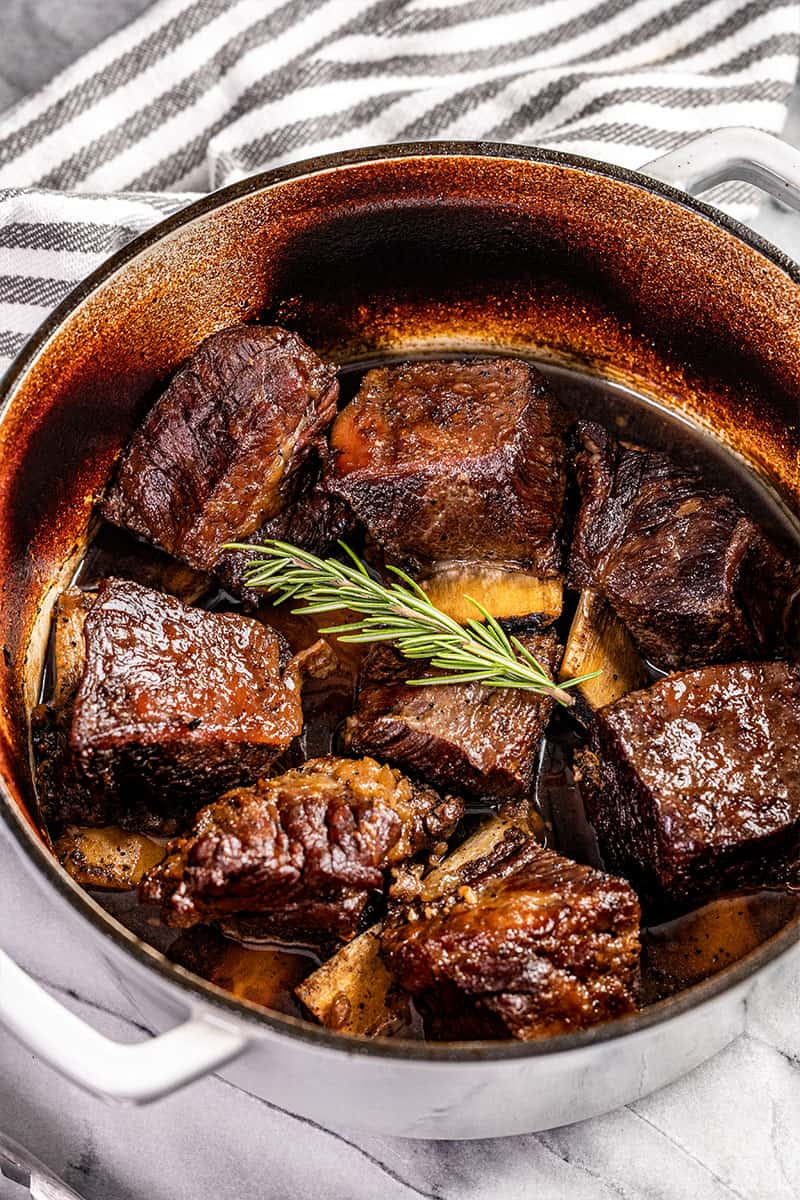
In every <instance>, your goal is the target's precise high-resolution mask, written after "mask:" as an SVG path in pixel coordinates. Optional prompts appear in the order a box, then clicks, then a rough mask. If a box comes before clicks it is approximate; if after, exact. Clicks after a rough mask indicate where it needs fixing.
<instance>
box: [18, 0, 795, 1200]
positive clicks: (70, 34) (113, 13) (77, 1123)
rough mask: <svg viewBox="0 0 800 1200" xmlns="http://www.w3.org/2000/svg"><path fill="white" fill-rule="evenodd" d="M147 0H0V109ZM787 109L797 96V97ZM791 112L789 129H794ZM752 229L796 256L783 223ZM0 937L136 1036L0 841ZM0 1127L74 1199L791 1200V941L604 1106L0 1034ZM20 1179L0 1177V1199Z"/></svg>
mask: <svg viewBox="0 0 800 1200" xmlns="http://www.w3.org/2000/svg"><path fill="white" fill-rule="evenodd" d="M148 3H149V0H114V2H111V0H109V2H105V0H60V2H59V4H58V5H55V4H53V2H52V0H0V10H1V11H2V25H3V38H2V39H0V107H2V106H4V105H5V104H8V103H10V102H12V101H13V100H14V99H16V98H17V97H18V96H19V95H21V94H23V93H24V92H25V91H27V90H29V89H30V88H31V87H32V86H36V85H38V84H39V83H41V82H44V81H45V80H46V79H47V78H49V76H50V75H51V74H53V73H54V72H55V70H57V69H59V68H60V67H62V66H64V65H65V64H66V63H67V62H69V61H70V60H71V59H72V58H74V57H76V56H77V55H78V54H79V53H80V52H82V51H83V50H84V49H85V48H87V47H88V46H89V45H91V44H92V43H93V42H95V41H97V40H98V39H99V38H100V37H102V36H105V35H106V34H107V33H109V32H111V31H112V30H113V29H114V28H116V27H118V26H120V25H122V24H124V23H125V22H126V21H127V20H129V19H131V17H132V16H134V15H136V13H138V12H140V11H142V10H143V9H144V8H145V7H146V6H147V4H148ZM797 108H798V110H800V102H799V103H798V105H797ZM798 130H800V113H799V114H798V116H796V117H794V118H793V119H792V121H791V122H790V128H789V133H790V136H791V135H794V137H793V140H798V138H797V135H796V131H798ZM759 227H760V228H761V229H762V230H763V232H765V233H766V234H767V236H769V237H771V238H772V239H773V240H774V241H776V242H777V243H778V244H781V245H783V246H784V247H785V248H786V249H788V250H789V251H790V252H792V253H794V254H795V255H800V218H798V217H796V216H787V215H785V214H781V213H778V211H777V209H776V208H775V207H774V206H771V207H768V208H766V209H765V211H764V212H763V213H762V215H761V217H760V219H759ZM0 945H2V946H3V947H4V948H5V949H6V950H8V951H9V952H10V953H11V954H12V955H13V956H14V957H15V958H16V959H17V961H18V962H20V963H21V964H22V965H23V966H24V967H25V968H26V969H27V970H29V971H30V972H32V973H33V974H34V975H35V976H36V977H37V978H38V979H39V980H41V981H42V982H44V983H46V985H47V986H48V987H49V988H51V989H52V990H53V991H54V992H55V993H56V994H57V995H58V996H59V997H60V998H61V999H62V1000H63V1002H64V1003H65V1004H67V1005H69V1006H70V1007H72V1008H74V1010H75V1011H76V1012H78V1013H79V1014H80V1015H81V1016H83V1017H85V1018H86V1019H87V1020H89V1021H91V1022H92V1023H93V1024H94V1025H95V1026H96V1027H97V1028H98V1029H101V1030H102V1031H103V1032H105V1033H108V1034H109V1035H111V1036H114V1037H116V1038H118V1039H120V1040H125V1039H130V1040H135V1039H137V1038H139V1037H141V1036H143V1034H144V1033H146V1032H148V1031H147V1030H146V1029H145V1028H144V1027H143V1026H142V1024H141V1021H140V1018H139V1015H138V1014H137V1012H136V1011H135V1009H134V1008H133V1006H132V1005H131V1003H130V1001H129V1000H128V999H127V998H126V997H125V996H124V995H122V994H121V993H120V991H119V989H118V988H117V986H116V984H115V982H114V981H113V979H112V978H111V976H110V973H109V971H108V969H107V967H106V964H105V962H104V960H103V958H102V955H101V954H100V952H99V951H98V950H97V949H96V948H95V947H91V946H90V945H89V940H88V939H82V938H76V937H75V936H74V934H73V933H72V932H70V935H69V936H67V933H66V926H65V923H64V919H63V916H62V914H61V913H60V912H59V911H57V909H56V908H55V907H54V906H53V904H52V903H51V901H50V900H49V899H48V898H47V897H46V896H45V895H44V894H43V893H41V892H40V891H39V889H38V887H37V886H36V884H35V883H32V881H31V879H30V878H29V876H28V873H27V871H26V870H25V869H24V868H23V866H22V865H21V864H20V863H18V862H17V861H16V860H15V859H14V858H13V856H12V855H11V854H10V853H9V851H8V849H7V848H6V846H5V845H4V844H2V843H0ZM0 1130H2V1131H4V1132H6V1133H8V1134H10V1135H11V1136H12V1137H15V1138H16V1139H17V1140H18V1141H20V1142H22V1143H23V1144H24V1145H26V1146H27V1147H28V1148H29V1149H30V1150H31V1151H33V1152H34V1153H35V1154H36V1155H38V1157H39V1158H41V1159H42V1160H43V1161H44V1162H45V1163H46V1164H47V1165H48V1166H49V1167H50V1168H51V1169H52V1170H53V1171H55V1172H56V1173H57V1174H59V1175H60V1176H61V1177H62V1178H64V1179H65V1180H66V1181H67V1182H68V1183H70V1184H71V1185H72V1186H73V1187H74V1188H75V1189H76V1190H77V1191H78V1192H80V1193H81V1194H82V1195H83V1196H84V1197H86V1200H183V1198H186V1200H189V1198H191V1200H221V1198H223V1197H235V1198H236V1200H271V1198H273V1197H274V1198H275V1200H289V1198H293V1200H294V1198H296V1200H376V1198H377V1197H381V1200H395V1198H397V1200H403V1198H406V1197H413V1196H424V1197H442V1198H445V1200H522V1198H523V1197H524V1198H528V1197H534V1196H535V1197H536V1198H537V1200H561V1198H562V1197H567V1196H569V1197H577V1198H579V1200H611V1198H612V1197H616V1198H620V1197H622V1198H624V1200H685V1198H686V1197H692V1198H693V1200H731V1197H738V1198H740V1200H792V1198H797V1197H800V948H798V951H797V952H796V953H795V954H794V955H792V956H790V957H789V958H788V959H786V960H784V962H783V963H782V964H781V965H780V966H779V968H778V969H777V971H775V972H774V974H773V975H772V976H771V977H770V978H768V979H764V980H762V981H761V982H760V983H759V984H758V985H757V986H756V988H755V991H754V992H753V994H752V996H751V999H750V1001H749V1003H748V1012H747V1032H746V1034H745V1035H744V1036H742V1037H740V1038H739V1039H738V1040H737V1041H736V1042H734V1043H733V1044H732V1045H731V1046H729V1047H728V1048H727V1049H726V1050H725V1051H723V1052H722V1053H721V1054H719V1055H718V1056H717V1057H716V1058H714V1059H713V1060H712V1061H711V1062H709V1063H708V1064H706V1065H705V1066H704V1067H701V1068H700V1069H698V1070H696V1071H694V1072H693V1073H692V1074H691V1075H689V1076H687V1077H686V1078H684V1079H683V1080H681V1081H680V1082H678V1083H676V1084H674V1085H672V1086H671V1087H669V1088H666V1089H665V1090H663V1091H661V1092H659V1093H656V1094H655V1095H653V1096H650V1097H648V1098H647V1099H645V1100H643V1101H641V1102H639V1103H637V1104H635V1105H631V1106H629V1107H627V1108H624V1109H621V1110H619V1111H617V1112H615V1113H611V1114H609V1115H608V1116H605V1117H600V1118H597V1119H595V1120H592V1121H586V1122H583V1123H582V1124H579V1125H574V1126H571V1127H568V1128H563V1129H558V1130H553V1131H551V1132H548V1133H541V1134H532V1135H530V1136H527V1137H514V1138H505V1139H498V1140H494V1141H482V1142H450V1143H442V1142H439V1143H436V1142H421V1141H402V1140H399V1139H392V1138H388V1137H387V1138H377V1137H363V1136H359V1135H358V1134H357V1133H352V1134H349V1135H346V1136H344V1135H342V1134H341V1133H333V1132H329V1131H327V1130H325V1129H323V1128H322V1127H320V1126H318V1125H314V1124H312V1123H310V1122H306V1121H303V1120H301V1119H299V1118H297V1117H294V1116H291V1115H289V1114H288V1113H285V1112H283V1111H281V1110H280V1109H278V1108H275V1107H273V1106H270V1105H268V1104H266V1103H264V1102H263V1101H260V1100H258V1099H255V1098H254V1097H252V1096H250V1095H248V1094H247V1093H245V1092H243V1091H241V1090H239V1089H237V1088H235V1087H233V1086H231V1085H230V1084H227V1083H225V1082H223V1081H222V1080H221V1079H218V1078H211V1079H207V1080H204V1081H202V1082H200V1083H197V1084H194V1085H193V1086H191V1087H189V1088H187V1089H185V1090H184V1091H183V1092H181V1093H179V1094H177V1095H175V1096H173V1097H171V1098H169V1099H167V1100H164V1101H161V1102H160V1103H158V1104H155V1105H151V1106H149V1107H145V1108H139V1109H136V1108H123V1107H111V1106H109V1105H106V1104H104V1103H103V1102H102V1101H99V1100H95V1099H93V1098H92V1097H89V1096H86V1095H83V1094H82V1093H81V1092H80V1091H79V1090H78V1089H77V1088H75V1087H74V1086H72V1085H71V1084H69V1083H67V1082H65V1081H64V1080H62V1079H60V1078H59V1077H57V1076H56V1075H55V1074H54V1073H53V1072H52V1071H51V1070H49V1069H48V1068H47V1067H46V1066H45V1065H44V1064H43V1063H41V1062H40V1061H38V1060H37V1059H36V1058H35V1057H34V1056H33V1055H32V1054H30V1053H29V1052H28V1051H27V1050H25V1049H23V1048H22V1047H21V1046H20V1045H19V1044H18V1043H16V1042H15V1041H14V1040H13V1039H12V1038H11V1037H10V1036H9V1035H8V1034H6V1033H5V1032H4V1031H2V1030H0ZM21 1196H22V1190H21V1189H20V1188H18V1187H17V1186H16V1185H14V1184H11V1183H8V1182H6V1181H5V1180H3V1179H2V1178H0V1200H6V1198H7V1197H8V1200H19V1197H21Z"/></svg>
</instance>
